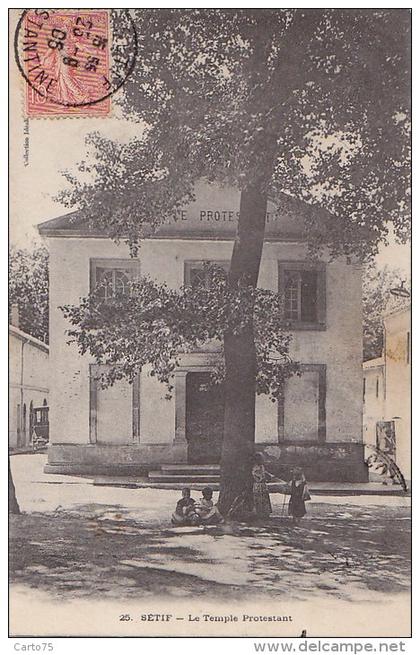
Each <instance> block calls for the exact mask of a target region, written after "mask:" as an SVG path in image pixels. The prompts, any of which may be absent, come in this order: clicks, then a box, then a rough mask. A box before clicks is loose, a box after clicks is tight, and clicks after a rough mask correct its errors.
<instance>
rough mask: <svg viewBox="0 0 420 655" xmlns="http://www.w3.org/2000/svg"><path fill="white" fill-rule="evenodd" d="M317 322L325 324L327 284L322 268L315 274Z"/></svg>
mask: <svg viewBox="0 0 420 655" xmlns="http://www.w3.org/2000/svg"><path fill="white" fill-rule="evenodd" d="M317 314H318V316H317V320H318V323H320V324H321V325H326V323H327V282H326V272H325V267H324V266H323V267H322V268H320V269H319V270H318V274H317Z"/></svg>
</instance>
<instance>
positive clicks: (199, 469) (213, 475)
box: [148, 464, 220, 486]
mask: <svg viewBox="0 0 420 655" xmlns="http://www.w3.org/2000/svg"><path fill="white" fill-rule="evenodd" d="M148 479H149V480H150V481H151V482H155V483H159V484H165V485H166V484H177V485H178V484H179V485H189V484H194V485H196V484H199V485H203V486H205V485H206V484H208V485H214V484H218V483H219V480H220V466H219V465H218V464H162V466H161V467H160V469H159V470H158V471H149V474H148Z"/></svg>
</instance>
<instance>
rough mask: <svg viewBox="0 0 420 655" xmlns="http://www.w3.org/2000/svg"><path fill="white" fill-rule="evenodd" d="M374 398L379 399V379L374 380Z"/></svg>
mask: <svg viewBox="0 0 420 655" xmlns="http://www.w3.org/2000/svg"><path fill="white" fill-rule="evenodd" d="M376 397H377V398H379V378H378V377H377V378H376Z"/></svg>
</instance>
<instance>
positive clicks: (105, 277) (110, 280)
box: [90, 259, 140, 302]
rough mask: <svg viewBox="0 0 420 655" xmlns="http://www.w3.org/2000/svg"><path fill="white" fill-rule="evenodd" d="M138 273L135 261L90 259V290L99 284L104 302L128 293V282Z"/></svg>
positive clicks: (138, 267) (137, 262)
mask: <svg viewBox="0 0 420 655" xmlns="http://www.w3.org/2000/svg"><path fill="white" fill-rule="evenodd" d="M139 273H140V266H139V261H138V260H136V259H91V262H90V288H91V291H92V290H93V289H94V288H95V287H96V286H97V285H98V284H99V285H100V288H99V294H100V296H101V297H102V298H103V300H104V302H107V300H109V299H110V298H114V297H115V296H117V295H121V294H123V295H125V294H128V293H129V289H130V281H131V280H132V279H133V278H134V277H136V275H138V274H139Z"/></svg>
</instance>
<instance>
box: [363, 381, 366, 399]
mask: <svg viewBox="0 0 420 655" xmlns="http://www.w3.org/2000/svg"><path fill="white" fill-rule="evenodd" d="M365 400H366V378H363V402H365Z"/></svg>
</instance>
